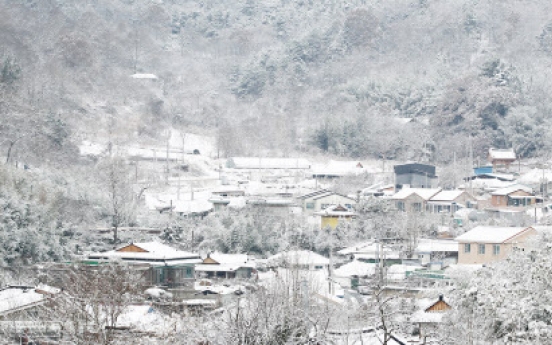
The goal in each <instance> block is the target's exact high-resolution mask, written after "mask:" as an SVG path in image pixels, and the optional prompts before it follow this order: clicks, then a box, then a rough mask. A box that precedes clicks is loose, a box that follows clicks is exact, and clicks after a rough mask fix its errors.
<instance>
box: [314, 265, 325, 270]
mask: <svg viewBox="0 0 552 345" xmlns="http://www.w3.org/2000/svg"><path fill="white" fill-rule="evenodd" d="M323 268H324V266H314V269H315V270H321V269H323Z"/></svg>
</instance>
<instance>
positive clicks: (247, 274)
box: [195, 252, 255, 279]
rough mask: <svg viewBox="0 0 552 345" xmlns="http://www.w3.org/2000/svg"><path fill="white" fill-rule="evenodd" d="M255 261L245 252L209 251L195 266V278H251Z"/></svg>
mask: <svg viewBox="0 0 552 345" xmlns="http://www.w3.org/2000/svg"><path fill="white" fill-rule="evenodd" d="M254 270H255V261H253V260H252V259H251V258H250V257H249V256H248V255H247V254H222V253H216V252H215V253H210V254H208V255H207V257H205V258H204V259H203V261H202V262H201V263H200V264H197V265H196V266H195V272H196V278H223V279H233V278H244V279H245V278H251V275H252V273H253V271H254Z"/></svg>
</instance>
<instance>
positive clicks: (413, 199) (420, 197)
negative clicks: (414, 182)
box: [391, 188, 441, 212]
mask: <svg viewBox="0 0 552 345" xmlns="http://www.w3.org/2000/svg"><path fill="white" fill-rule="evenodd" d="M440 191H441V189H440V188H403V189H401V190H400V191H399V192H398V193H396V194H395V195H393V196H392V197H391V200H393V201H394V202H395V206H396V207H397V209H398V210H400V211H404V212H423V211H425V210H426V207H427V203H428V201H429V200H430V199H431V198H432V197H433V196H435V195H437V193H439V192H440Z"/></svg>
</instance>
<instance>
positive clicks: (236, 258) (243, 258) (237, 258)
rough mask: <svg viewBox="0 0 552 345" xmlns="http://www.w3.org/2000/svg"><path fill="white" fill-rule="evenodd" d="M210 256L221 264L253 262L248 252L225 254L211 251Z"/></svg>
mask: <svg viewBox="0 0 552 345" xmlns="http://www.w3.org/2000/svg"><path fill="white" fill-rule="evenodd" d="M208 257H209V258H211V259H213V260H215V261H216V262H218V263H219V264H246V263H251V262H252V260H250V258H249V255H247V254H224V253H218V252H214V253H210V254H209V255H208Z"/></svg>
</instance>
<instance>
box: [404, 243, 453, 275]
mask: <svg viewBox="0 0 552 345" xmlns="http://www.w3.org/2000/svg"><path fill="white" fill-rule="evenodd" d="M412 259H417V260H418V263H419V264H421V265H424V266H425V265H430V266H434V265H435V264H437V265H438V266H440V267H439V269H441V268H443V267H447V266H449V265H451V264H456V263H457V262H458V242H457V241H454V240H446V239H425V238H421V239H419V240H418V245H417V246H416V249H414V254H413V256H412Z"/></svg>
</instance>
